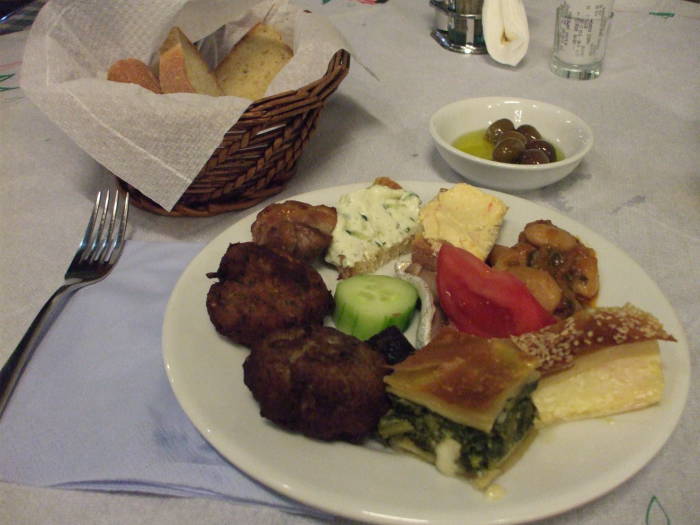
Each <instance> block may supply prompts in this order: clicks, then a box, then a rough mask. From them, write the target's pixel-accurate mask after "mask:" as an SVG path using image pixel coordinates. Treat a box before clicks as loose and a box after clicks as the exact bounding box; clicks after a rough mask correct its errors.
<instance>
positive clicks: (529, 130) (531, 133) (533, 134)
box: [517, 124, 542, 140]
mask: <svg viewBox="0 0 700 525" xmlns="http://www.w3.org/2000/svg"><path fill="white" fill-rule="evenodd" d="M517 131H519V132H520V133H522V134H523V135H525V137H526V138H527V139H528V140H537V139H541V138H542V135H541V134H540V132H539V131H537V128H536V127H535V126H531V125H530V124H522V125H520V126H518V129H517Z"/></svg>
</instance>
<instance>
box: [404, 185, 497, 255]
mask: <svg viewBox="0 0 700 525" xmlns="http://www.w3.org/2000/svg"><path fill="white" fill-rule="evenodd" d="M507 211H508V207H507V206H506V205H505V203H504V202H503V201H502V200H501V199H499V198H498V197H495V196H493V195H490V194H488V193H486V192H484V191H482V190H480V189H479V188H477V187H475V186H472V185H470V184H466V183H459V184H455V185H454V186H452V187H451V188H449V189H445V190H441V191H440V192H439V193H438V194H437V195H436V196H435V197H434V198H433V199H432V200H431V201H430V202H428V203H427V204H426V205H425V206H424V207H423V208H422V209H421V212H420V222H421V227H422V230H423V231H422V233H421V234H420V235H418V236H417V237H416V240H415V242H414V246H413V253H414V260H415V261H416V262H420V263H422V264H423V265H425V266H427V267H428V268H430V267H431V266H432V263H431V262H430V259H434V256H435V255H436V254H437V252H438V251H439V250H440V246H442V243H443V242H449V243H450V244H452V245H453V246H456V247H458V248H462V249H463V250H466V251H468V252H470V253H472V254H473V255H475V256H476V257H478V258H479V259H481V260H482V261H483V260H485V259H486V257H487V256H488V254H489V252H490V251H491V249H492V248H493V246H494V244H495V243H496V239H497V238H498V234H499V232H500V229H501V225H502V224H503V218H504V217H505V214H506V212H507Z"/></svg>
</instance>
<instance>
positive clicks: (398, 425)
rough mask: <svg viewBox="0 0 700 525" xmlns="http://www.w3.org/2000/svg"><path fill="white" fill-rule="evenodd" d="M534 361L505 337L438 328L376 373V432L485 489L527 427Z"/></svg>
mask: <svg viewBox="0 0 700 525" xmlns="http://www.w3.org/2000/svg"><path fill="white" fill-rule="evenodd" d="M538 365H539V360H538V359H536V358H533V357H531V356H528V355H527V354H525V353H523V352H521V351H520V350H519V349H518V348H517V346H516V345H515V344H514V343H513V342H511V341H510V340H508V339H491V340H489V339H484V338H480V337H476V336H472V335H469V334H466V333H463V332H458V331H456V330H454V329H451V328H446V329H443V330H442V331H441V332H439V333H438V334H437V335H436V336H435V337H434V338H433V339H432V340H431V341H430V343H428V345H426V346H425V347H423V348H422V349H420V350H418V351H417V352H416V353H415V354H413V355H411V356H410V357H408V358H407V359H406V360H404V361H403V362H401V363H399V364H397V365H395V366H394V367H393V373H392V374H390V375H387V376H386V377H385V378H384V382H385V383H386V384H387V392H388V393H389V394H390V400H391V403H392V408H391V409H390V410H389V412H387V414H386V415H385V416H384V417H383V418H382V419H381V420H380V423H379V427H378V428H379V435H380V436H381V437H382V438H383V439H384V440H385V441H386V442H388V444H389V445H391V446H392V447H394V448H396V449H399V450H404V451H407V452H410V453H413V454H416V455H417V456H419V457H420V458H422V459H424V460H426V461H430V462H432V463H435V465H436V467H437V468H438V469H439V470H440V471H441V472H442V473H443V474H447V475H455V476H465V477H466V478H467V479H469V480H470V481H471V482H472V483H473V484H474V485H475V486H476V487H477V488H480V489H485V488H486V487H487V486H488V485H489V484H490V483H491V482H492V481H493V480H494V479H495V478H496V477H497V476H498V475H499V474H500V473H501V472H502V471H503V470H504V469H505V468H506V466H507V465H508V460H509V459H513V458H515V457H517V453H518V449H520V448H521V447H522V446H524V445H525V444H526V443H528V442H529V437H531V434H532V432H533V431H534V421H535V416H536V409H535V405H534V404H533V402H532V398H531V393H532V391H533V390H534V389H535V387H536V385H537V380H538V378H539V373H538V371H537V366H538Z"/></svg>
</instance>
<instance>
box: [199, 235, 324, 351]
mask: <svg viewBox="0 0 700 525" xmlns="http://www.w3.org/2000/svg"><path fill="white" fill-rule="evenodd" d="M208 276H209V277H216V278H218V279H219V282H217V283H214V284H213V285H212V286H211V288H210V289H209V293H208V294H207V311H208V312H209V318H210V319H211V321H212V323H213V324H214V326H215V327H216V330H217V331H218V332H219V333H221V334H222V335H224V336H226V337H228V338H230V339H231V340H232V341H234V342H236V343H239V344H242V345H245V346H251V345H252V344H254V343H255V342H257V341H258V339H260V338H261V337H264V336H265V335H267V334H268V333H270V332H272V331H274V330H279V329H283V328H290V327H293V326H298V325H306V324H321V323H323V319H324V317H325V316H326V315H328V314H329V313H330V312H331V310H332V308H333V297H332V295H331V293H330V291H329V290H328V288H326V285H325V283H324V282H323V279H322V277H321V275H320V274H319V273H318V272H317V271H316V270H315V269H314V268H313V267H311V266H310V265H308V264H306V263H303V262H301V261H298V260H296V259H294V258H293V257H291V256H290V255H288V254H286V253H282V252H280V253H278V252H275V251H273V250H271V249H269V248H267V247H265V246H259V245H257V244H255V243H252V242H243V243H237V244H231V245H229V247H228V250H227V251H226V253H225V254H224V256H223V258H222V259H221V262H220V264H219V269H218V271H217V272H215V273H211V274H208Z"/></svg>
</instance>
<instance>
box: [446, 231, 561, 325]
mask: <svg viewBox="0 0 700 525" xmlns="http://www.w3.org/2000/svg"><path fill="white" fill-rule="evenodd" d="M437 264H438V266H437V289H438V298H439V302H440V306H441V308H442V309H443V310H444V312H445V314H446V315H447V317H448V319H449V320H450V321H451V322H452V323H453V324H454V325H455V326H456V327H457V328H458V329H459V330H460V331H462V332H467V333H469V334H472V335H478V336H481V337H508V336H510V335H518V334H523V333H526V332H533V331H535V330H539V329H540V328H542V327H544V326H547V325H550V324H552V323H554V322H556V318H554V317H553V316H552V315H551V314H550V313H548V312H547V311H546V310H545V309H544V308H543V307H542V305H540V303H539V302H538V301H537V299H535V297H534V296H533V295H532V293H531V292H530V290H528V288H527V286H525V284H524V283H523V282H522V281H521V280H520V279H518V278H517V277H515V276H514V275H512V274H510V273H508V272H506V271H503V270H497V269H494V268H491V267H490V266H488V265H487V264H486V263H484V262H482V261H480V260H479V259H478V258H477V257H475V256H474V255H472V254H471V253H469V252H468V251H466V250H462V249H461V248H456V247H454V246H452V245H451V244H447V243H446V244H443V245H442V247H441V248H440V252H439V253H438V262H437Z"/></svg>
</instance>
